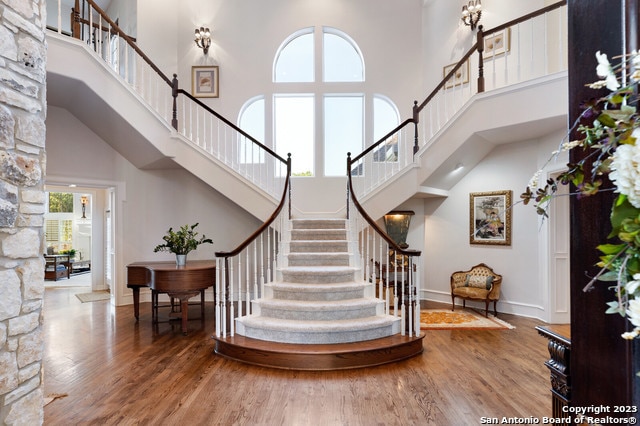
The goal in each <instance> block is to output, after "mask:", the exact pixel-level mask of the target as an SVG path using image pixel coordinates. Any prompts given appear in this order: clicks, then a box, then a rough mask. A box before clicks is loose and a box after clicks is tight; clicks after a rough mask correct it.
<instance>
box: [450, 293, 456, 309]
mask: <svg viewBox="0 0 640 426" xmlns="http://www.w3.org/2000/svg"><path fill="white" fill-rule="evenodd" d="M455 310H456V297H455V296H454V295H453V294H452V295H451V312H454V311H455Z"/></svg>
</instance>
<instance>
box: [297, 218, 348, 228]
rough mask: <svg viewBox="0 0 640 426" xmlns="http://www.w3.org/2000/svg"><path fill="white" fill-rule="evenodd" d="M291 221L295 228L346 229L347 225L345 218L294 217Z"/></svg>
mask: <svg viewBox="0 0 640 426" xmlns="http://www.w3.org/2000/svg"><path fill="white" fill-rule="evenodd" d="M291 222H292V226H293V229H345V227H346V221H345V220H344V219H339V220H338V219H333V220H324V219H317V220H312V219H294V220H292V221H291Z"/></svg>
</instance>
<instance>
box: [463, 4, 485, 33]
mask: <svg viewBox="0 0 640 426" xmlns="http://www.w3.org/2000/svg"><path fill="white" fill-rule="evenodd" d="M481 16H482V3H481V2H480V0H469V4H466V5H464V6H462V17H461V18H460V19H462V22H464V24H465V25H469V26H470V27H471V29H472V30H473V29H475V27H476V25H478V21H480V17H481Z"/></svg>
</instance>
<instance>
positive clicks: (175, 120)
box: [171, 74, 178, 130]
mask: <svg viewBox="0 0 640 426" xmlns="http://www.w3.org/2000/svg"><path fill="white" fill-rule="evenodd" d="M171 96H173V115H172V117H171V126H173V128H174V129H176V130H178V74H174V75H173V80H171Z"/></svg>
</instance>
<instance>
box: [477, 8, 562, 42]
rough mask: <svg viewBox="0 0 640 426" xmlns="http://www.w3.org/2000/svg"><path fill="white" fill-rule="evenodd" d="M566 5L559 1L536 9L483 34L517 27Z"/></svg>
mask: <svg viewBox="0 0 640 426" xmlns="http://www.w3.org/2000/svg"><path fill="white" fill-rule="evenodd" d="M566 4H567V0H561V1H559V2H557V3H553V4H550V5H549V6H545V7H543V8H542V9H538V10H536V11H535V12H531V13H528V14H526V15H524V16H521V17H519V18H516V19H513V20H511V21H509V22H507V23H505V24H502V25H498V26H497V27H495V28H491V29H490V30H486V31H484V33H485V34H493V33H497V32H499V31H502V30H504V29H507V28H509V27H513V26H514V25H518V24H521V23H522V22H525V21H528V20H529V19H533V18H536V17H538V16H541V15H544V14H545V13H547V12H551V11H552V10H555V9H559V8H561V7H562V6H565V5H566Z"/></svg>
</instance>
